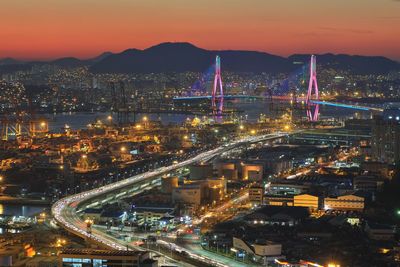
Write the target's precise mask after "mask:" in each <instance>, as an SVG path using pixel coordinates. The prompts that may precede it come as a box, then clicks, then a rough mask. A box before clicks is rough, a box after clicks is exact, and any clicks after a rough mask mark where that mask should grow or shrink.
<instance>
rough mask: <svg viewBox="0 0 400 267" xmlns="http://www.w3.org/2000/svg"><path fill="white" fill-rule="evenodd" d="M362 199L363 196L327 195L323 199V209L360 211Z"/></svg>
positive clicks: (362, 206)
mask: <svg viewBox="0 0 400 267" xmlns="http://www.w3.org/2000/svg"><path fill="white" fill-rule="evenodd" d="M364 201H365V200H364V198H363V197H360V196H356V195H343V196H338V197H327V198H325V199H324V209H325V210H343V211H346V210H353V211H362V210H363V209H364Z"/></svg>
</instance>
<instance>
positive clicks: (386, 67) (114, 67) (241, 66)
mask: <svg viewBox="0 0 400 267" xmlns="http://www.w3.org/2000/svg"><path fill="white" fill-rule="evenodd" d="M216 55H219V56H221V65H222V70H223V71H233V72H255V73H260V72H267V73H279V72H286V73H287V72H291V71H293V70H295V69H297V68H299V65H297V64H293V63H298V62H303V63H308V62H309V60H310V55H304V54H295V55H292V56H289V57H288V58H285V57H280V56H276V55H271V54H268V53H265V52H256V51H241V50H220V51H216V50H206V49H202V48H199V47H196V46H194V45H192V44H190V43H161V44H158V45H155V46H152V47H150V48H147V49H144V50H139V49H128V50H125V51H123V52H121V53H116V54H113V53H111V52H104V53H102V54H100V55H99V56H97V57H94V58H90V59H85V60H81V59H78V58H74V57H64V58H60V59H56V60H53V61H48V62H45V61H40V62H23V61H18V60H15V59H12V58H5V59H0V72H2V73H4V72H10V71H15V70H16V69H21V70H22V69H26V68H28V67H29V66H32V65H35V64H52V65H57V66H60V67H64V68H71V67H80V66H89V67H90V71H92V72H94V73H152V72H153V73H158V72H184V71H196V72H203V71H205V70H207V69H208V68H209V67H210V66H211V65H212V64H213V63H214V61H215V56H216ZM317 64H318V68H320V67H323V68H333V69H336V70H344V71H350V72H352V73H356V74H385V73H388V72H390V71H400V63H399V62H396V61H393V60H390V59H388V58H385V57H372V56H351V55H343V54H339V55H334V54H322V55H317Z"/></svg>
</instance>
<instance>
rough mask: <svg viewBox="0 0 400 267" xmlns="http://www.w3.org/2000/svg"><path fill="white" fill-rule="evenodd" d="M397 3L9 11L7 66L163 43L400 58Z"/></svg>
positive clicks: (36, 6) (61, 4)
mask: <svg viewBox="0 0 400 267" xmlns="http://www.w3.org/2000/svg"><path fill="white" fill-rule="evenodd" d="M399 11H400V2H399V1H394V0H385V1H377V0H368V1H363V5H362V7H360V6H359V3H358V1H335V3H328V2H323V3H322V2H321V3H313V1H306V0H305V1H302V4H300V5H299V4H298V2H296V3H295V1H294V0H288V1H284V2H282V1H258V0H252V1H251V3H248V2H246V3H244V2H242V1H229V2H228V1H219V2H218V3H212V2H211V1H208V0H207V1H202V2H201V3H199V2H196V3H189V4H188V3H186V2H183V1H181V0H174V1H169V2H168V4H166V3H159V2H158V1H146V2H139V1H133V2H130V1H123V0H121V1H112V2H111V1H95V2H94V1H85V2H81V1H79V3H77V1H57V3H52V2H51V1H41V2H40V3H38V2H36V1H32V0H28V1H23V2H9V3H5V4H4V8H3V9H2V12H1V11H0V12H1V19H0V22H1V23H2V24H3V25H7V27H5V28H4V29H3V30H2V32H1V33H0V37H1V39H2V43H1V44H0V58H5V57H12V58H17V59H22V60H38V59H41V60H48V59H54V58H59V57H67V56H73V57H78V58H90V57H93V56H97V55H98V54H100V53H102V52H105V51H111V52H114V53H118V52H121V51H123V50H126V49H129V48H138V49H144V48H147V47H150V46H152V45H155V44H158V43H161V42H167V41H171V42H190V43H193V44H195V45H196V46H199V47H202V48H205V49H211V50H225V49H233V50H256V51H263V52H268V53H271V54H276V55H280V56H288V55H290V54H296V53H316V54H322V53H335V54H337V53H343V54H359V55H379V56H386V57H389V58H391V59H395V60H397V61H399V60H400V52H399V51H398V49H397V47H398V46H399V44H400V37H399V36H400V27H399V26H398V23H397V22H398V21H399V20H400V16H398V14H399Z"/></svg>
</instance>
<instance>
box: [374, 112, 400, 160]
mask: <svg viewBox="0 0 400 267" xmlns="http://www.w3.org/2000/svg"><path fill="white" fill-rule="evenodd" d="M399 116H400V114H399ZM398 118H399V117H396V116H395V117H390V116H389V117H387V118H386V117H381V116H377V117H375V119H374V123H373V125H372V142H371V148H372V156H373V159H374V160H377V161H381V162H387V163H397V162H399V161H400V121H399V119H398Z"/></svg>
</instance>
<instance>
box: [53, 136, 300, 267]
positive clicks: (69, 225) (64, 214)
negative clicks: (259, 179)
mask: <svg viewBox="0 0 400 267" xmlns="http://www.w3.org/2000/svg"><path fill="white" fill-rule="evenodd" d="M298 132H299V131H297V132H292V133H284V132H277V133H274V134H267V135H261V136H252V137H247V138H243V139H240V140H237V141H233V142H231V143H229V144H226V145H223V146H220V147H218V148H215V149H212V150H209V151H207V152H203V153H201V154H198V155H197V156H195V157H193V158H191V159H188V160H185V161H182V162H179V163H176V164H173V165H170V166H168V167H161V168H158V169H156V170H153V171H149V172H146V173H143V174H139V175H135V176H132V177H130V178H127V179H125V180H121V181H118V182H115V183H112V184H108V185H105V186H102V187H99V188H95V189H92V190H89V191H85V192H82V193H78V194H75V195H71V196H67V197H65V198H63V199H60V200H58V201H57V202H56V203H54V205H53V206H52V214H53V216H54V218H55V220H56V221H57V222H58V223H59V224H60V225H61V226H62V227H63V228H64V229H66V230H67V231H69V232H71V233H73V234H76V235H78V236H80V237H83V238H86V239H89V240H92V241H94V242H96V243H98V244H102V245H105V246H107V247H110V248H113V249H118V250H126V248H127V246H126V244H125V243H123V242H122V241H120V240H117V239H115V238H113V237H110V236H108V235H107V234H104V233H102V232H100V231H98V230H96V229H93V231H92V233H89V232H88V231H87V229H86V228H87V225H86V224H85V222H83V221H82V220H81V218H79V216H78V214H77V207H78V206H79V204H81V203H82V202H85V201H89V200H90V199H93V198H95V197H99V196H101V195H104V194H107V193H108V194H110V193H113V192H115V191H116V190H118V189H123V188H125V187H127V186H132V185H134V184H136V183H139V182H141V181H144V180H148V179H151V178H155V177H158V176H161V175H163V174H164V173H168V172H171V171H174V170H176V169H180V168H183V167H185V166H187V165H190V164H193V163H196V162H199V161H207V160H210V159H211V158H213V157H215V156H217V155H219V154H222V153H223V152H226V151H229V150H231V149H233V148H236V147H238V146H241V145H244V144H247V143H256V142H260V141H267V140H271V139H279V138H283V137H287V136H288V135H290V134H295V133H298ZM171 244H172V243H171ZM174 245H175V244H174ZM175 246H176V245H175ZM135 249H140V248H135ZM185 252H186V253H188V255H189V256H190V257H191V258H194V259H197V260H200V261H202V262H204V263H206V264H211V265H213V266H218V267H225V266H227V265H225V264H222V263H220V262H218V261H216V260H213V259H210V258H205V257H203V256H200V255H197V254H194V253H192V252H190V251H188V250H185Z"/></svg>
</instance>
